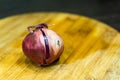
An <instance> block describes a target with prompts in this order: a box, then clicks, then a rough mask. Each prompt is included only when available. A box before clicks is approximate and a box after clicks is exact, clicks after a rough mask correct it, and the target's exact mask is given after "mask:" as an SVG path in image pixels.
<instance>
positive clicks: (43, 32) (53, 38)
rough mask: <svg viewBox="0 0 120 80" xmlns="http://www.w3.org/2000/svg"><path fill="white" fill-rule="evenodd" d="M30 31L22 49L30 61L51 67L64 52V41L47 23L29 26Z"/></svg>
mask: <svg viewBox="0 0 120 80" xmlns="http://www.w3.org/2000/svg"><path fill="white" fill-rule="evenodd" d="M28 31H29V32H30V33H29V34H28V35H27V36H26V37H25V38H24V40H23V43H22V49H23V52H24V54H25V55H26V56H27V57H28V58H29V59H30V60H32V61H33V62H35V63H36V64H38V65H49V64H51V63H53V62H54V61H55V60H57V59H58V58H59V57H60V55H61V54H62V52H63V50H64V44H63V40H62V39H61V37H60V36H59V35H58V34H57V33H56V32H54V31H52V30H50V29H48V26H47V25H46V24H45V23H42V24H39V25H37V26H29V27H28Z"/></svg>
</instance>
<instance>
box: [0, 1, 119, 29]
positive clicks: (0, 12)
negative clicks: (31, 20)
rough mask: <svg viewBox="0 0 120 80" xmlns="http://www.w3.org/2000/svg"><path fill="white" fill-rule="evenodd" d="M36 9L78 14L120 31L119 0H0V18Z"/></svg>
mask: <svg viewBox="0 0 120 80" xmlns="http://www.w3.org/2000/svg"><path fill="white" fill-rule="evenodd" d="M38 11H39V12H41V11H42V12H43V11H47V12H48V11H50V12H53V11H58V12H69V13H74V14H80V15H83V16H87V17H91V18H95V19H97V20H100V21H102V22H104V23H107V24H109V25H111V26H112V27H113V28H116V29H117V30H118V31H120V0H0V18H4V17H7V16H11V15H16V14H22V13H29V12H38Z"/></svg>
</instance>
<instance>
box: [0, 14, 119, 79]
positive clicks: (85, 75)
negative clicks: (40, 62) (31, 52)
mask: <svg viewBox="0 0 120 80" xmlns="http://www.w3.org/2000/svg"><path fill="white" fill-rule="evenodd" d="M42 22H44V23H47V24H48V25H49V29H52V30H54V31H55V32H57V33H58V34H60V35H61V37H62V38H63V40H64V45H65V50H64V52H63V54H62V55H61V57H60V59H59V61H58V62H56V63H53V64H52V65H50V66H46V67H40V66H37V65H35V64H34V63H32V62H31V61H30V60H29V59H28V58H26V57H25V56H24V54H23V51H22V48H21V43H22V40H23V39H24V37H25V36H26V35H27V34H28V31H27V27H28V26H31V25H37V24H39V23H42ZM0 80H120V34H119V32H118V31H117V30H115V29H113V28H112V27H110V26H109V25H106V24H104V23H101V22H99V21H96V20H94V19H90V18H86V17H84V16H80V15H75V14H68V13H29V14H22V15H16V16H11V17H7V18H4V19H1V20H0Z"/></svg>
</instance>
